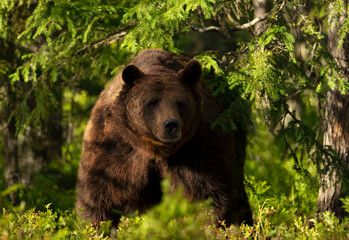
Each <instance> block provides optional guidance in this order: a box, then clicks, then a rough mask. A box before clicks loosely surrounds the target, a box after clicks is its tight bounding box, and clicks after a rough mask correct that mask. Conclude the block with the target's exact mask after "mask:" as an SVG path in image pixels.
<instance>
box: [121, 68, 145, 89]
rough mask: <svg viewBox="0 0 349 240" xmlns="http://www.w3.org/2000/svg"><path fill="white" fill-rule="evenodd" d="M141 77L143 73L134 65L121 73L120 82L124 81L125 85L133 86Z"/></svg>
mask: <svg viewBox="0 0 349 240" xmlns="http://www.w3.org/2000/svg"><path fill="white" fill-rule="evenodd" d="M143 75H144V73H143V72H142V71H141V70H139V68H138V67H136V66H135V65H128V66H127V67H125V68H124V70H123V71H122V80H124V82H125V83H126V84H127V85H130V86H133V85H134V84H135V81H136V80H138V79H139V78H140V77H142V76H143Z"/></svg>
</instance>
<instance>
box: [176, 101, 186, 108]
mask: <svg viewBox="0 0 349 240" xmlns="http://www.w3.org/2000/svg"><path fill="white" fill-rule="evenodd" d="M176 105H177V107H178V108H179V109H182V108H184V106H185V104H184V102H176Z"/></svg>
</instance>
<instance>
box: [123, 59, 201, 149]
mask: <svg viewBox="0 0 349 240" xmlns="http://www.w3.org/2000/svg"><path fill="white" fill-rule="evenodd" d="M149 72H151V71H149ZM121 76H122V80H123V81H124V85H123V89H122V91H121V93H120V97H119V99H120V100H119V101H120V102H119V104H121V105H123V106H122V107H123V113H124V120H126V121H127V125H128V126H127V127H128V128H129V130H130V131H132V132H133V133H134V134H136V135H137V136H138V137H140V138H142V139H143V140H148V141H150V142H152V143H153V144H156V145H167V146H169V145H172V144H175V143H177V142H183V141H187V140H189V139H190V138H191V137H192V136H193V134H194V132H195V130H196V127H197V121H198V120H197V119H198V114H200V113H199V112H200V111H201V101H202V100H201V94H200V91H199V85H200V84H199V80H200V78H201V64H200V63H199V62H198V61H197V60H191V61H189V62H188V64H187V65H186V66H185V67H184V68H183V69H182V70H180V71H179V72H178V73H173V72H161V73H157V74H145V73H143V72H142V71H141V70H140V69H139V68H138V67H136V66H135V65H129V66H127V67H126V68H124V70H123V71H122V74H121Z"/></svg>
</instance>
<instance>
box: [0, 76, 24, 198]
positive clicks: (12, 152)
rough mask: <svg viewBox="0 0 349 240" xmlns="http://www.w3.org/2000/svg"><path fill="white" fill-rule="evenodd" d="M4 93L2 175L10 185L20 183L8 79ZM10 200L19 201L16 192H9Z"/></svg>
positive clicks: (16, 142) (11, 99)
mask: <svg viewBox="0 0 349 240" xmlns="http://www.w3.org/2000/svg"><path fill="white" fill-rule="evenodd" d="M7 83H8V84H7V85H6V90H5V91H6V94H7V97H8V102H7V104H6V105H5V106H4V111H3V116H4V117H3V119H2V120H3V129H4V130H3V131H4V149H3V152H4V158H5V166H4V176H5V180H6V181H7V187H9V188H10V187H12V186H13V185H15V184H18V183H20V175H21V174H20V171H19V166H18V139H17V136H16V126H15V121H14V119H13V118H12V120H11V121H9V117H10V114H11V112H12V110H13V99H14V98H15V94H14V93H13V92H12V91H11V86H10V81H9V80H8V81H7ZM10 200H11V203H12V204H14V205H15V204H18V203H19V197H18V193H17V192H12V193H11V194H10Z"/></svg>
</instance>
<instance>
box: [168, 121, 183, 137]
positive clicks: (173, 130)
mask: <svg viewBox="0 0 349 240" xmlns="http://www.w3.org/2000/svg"><path fill="white" fill-rule="evenodd" d="M164 128H165V131H166V133H167V134H170V135H172V136H176V135H177V132H178V129H179V121H178V120H176V119H170V120H166V121H165V122H164Z"/></svg>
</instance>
